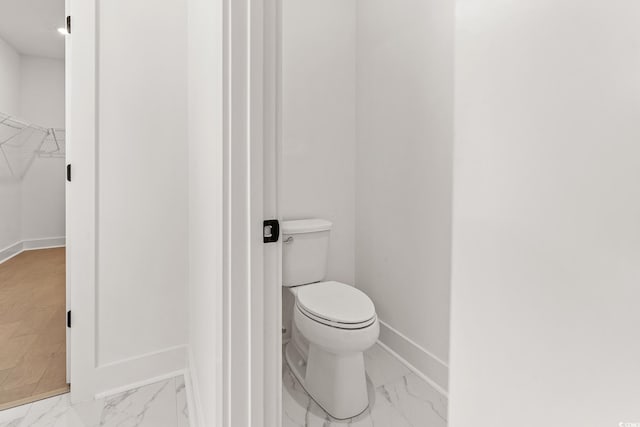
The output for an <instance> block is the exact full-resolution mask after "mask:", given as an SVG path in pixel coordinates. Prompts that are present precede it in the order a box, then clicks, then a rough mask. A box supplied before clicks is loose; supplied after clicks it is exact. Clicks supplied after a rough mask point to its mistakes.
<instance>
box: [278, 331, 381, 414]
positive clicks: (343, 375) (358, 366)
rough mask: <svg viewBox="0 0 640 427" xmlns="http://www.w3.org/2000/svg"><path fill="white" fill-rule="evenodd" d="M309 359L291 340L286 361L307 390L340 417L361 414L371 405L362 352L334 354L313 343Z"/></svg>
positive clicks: (326, 410) (323, 407) (325, 407)
mask: <svg viewBox="0 0 640 427" xmlns="http://www.w3.org/2000/svg"><path fill="white" fill-rule="evenodd" d="M308 354H309V356H308V360H305V358H304V357H303V355H302V353H301V352H300V351H299V349H298V348H296V345H295V343H293V342H289V343H288V344H287V347H286V349H285V360H286V362H287V365H288V366H289V368H290V369H291V372H293V374H294V376H295V377H296V379H297V380H298V381H299V382H300V384H301V385H302V387H303V388H304V389H305V391H306V392H307V393H308V394H309V396H311V398H312V399H313V400H314V401H315V402H316V403H317V404H318V406H320V407H321V408H322V409H323V410H324V411H325V412H326V413H327V414H329V415H330V416H331V417H333V418H335V419H337V420H346V419H350V418H354V417H357V416H358V415H360V414H362V413H363V412H365V411H366V410H367V409H368V408H369V397H368V396H369V395H370V394H371V393H369V392H368V388H370V387H368V384H369V382H368V381H367V377H366V373H365V369H364V356H363V354H362V353H353V354H349V355H334V354H330V353H327V352H324V351H322V350H320V349H319V348H317V347H316V346H314V345H313V344H311V345H310V346H309V353H308Z"/></svg>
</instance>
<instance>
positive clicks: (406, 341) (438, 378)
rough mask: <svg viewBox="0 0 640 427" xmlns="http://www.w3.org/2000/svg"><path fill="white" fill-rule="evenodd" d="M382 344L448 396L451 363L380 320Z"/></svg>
mask: <svg viewBox="0 0 640 427" xmlns="http://www.w3.org/2000/svg"><path fill="white" fill-rule="evenodd" d="M380 344H381V345H382V347H384V348H385V349H386V350H387V351H389V352H390V353H392V354H393V355H394V356H396V357H397V358H398V359H399V360H400V361H401V362H403V363H404V364H405V365H407V367H408V368H409V369H411V370H412V371H413V372H414V373H416V374H417V375H419V376H421V377H422V378H423V379H425V380H426V381H427V382H429V383H430V384H431V385H433V386H434V388H436V389H437V390H438V391H439V392H440V393H442V394H443V395H445V396H447V390H448V383H449V365H448V364H447V363H446V362H445V361H443V360H441V359H440V358H438V357H437V356H435V355H434V354H433V353H431V352H430V351H428V350H427V349H425V348H424V347H422V346H420V345H419V344H417V343H416V342H415V341H413V340H412V339H410V338H409V337H407V336H406V335H404V334H402V333H401V332H399V331H398V330H396V329H394V328H392V327H391V326H390V325H388V324H387V323H385V322H383V321H382V320H381V321H380Z"/></svg>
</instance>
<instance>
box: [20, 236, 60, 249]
mask: <svg viewBox="0 0 640 427" xmlns="http://www.w3.org/2000/svg"><path fill="white" fill-rule="evenodd" d="M66 241H67V239H66V238H65V237H47V238H45V239H27V240H23V241H22V247H23V249H24V250H25V251H30V250H34V249H49V248H60V247H63V246H64V245H65V244H66Z"/></svg>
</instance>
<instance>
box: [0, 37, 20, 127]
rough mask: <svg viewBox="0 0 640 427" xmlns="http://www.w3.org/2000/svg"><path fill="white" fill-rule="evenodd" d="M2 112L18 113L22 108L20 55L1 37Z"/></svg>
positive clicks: (0, 83) (0, 107) (0, 109)
mask: <svg viewBox="0 0 640 427" xmlns="http://www.w3.org/2000/svg"><path fill="white" fill-rule="evenodd" d="M0 64H1V65H2V66H1V67H0V112H2V113H5V114H10V115H17V114H18V112H19V111H18V110H19V108H20V55H19V54H18V52H16V50H15V49H14V48H13V47H12V46H11V45H10V44H8V43H7V42H5V41H4V40H3V39H2V38H0Z"/></svg>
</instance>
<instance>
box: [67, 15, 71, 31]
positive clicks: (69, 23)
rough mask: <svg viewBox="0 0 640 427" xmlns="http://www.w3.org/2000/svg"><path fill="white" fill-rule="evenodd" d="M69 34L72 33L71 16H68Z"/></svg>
mask: <svg viewBox="0 0 640 427" xmlns="http://www.w3.org/2000/svg"><path fill="white" fill-rule="evenodd" d="M67 34H71V16H67Z"/></svg>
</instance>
